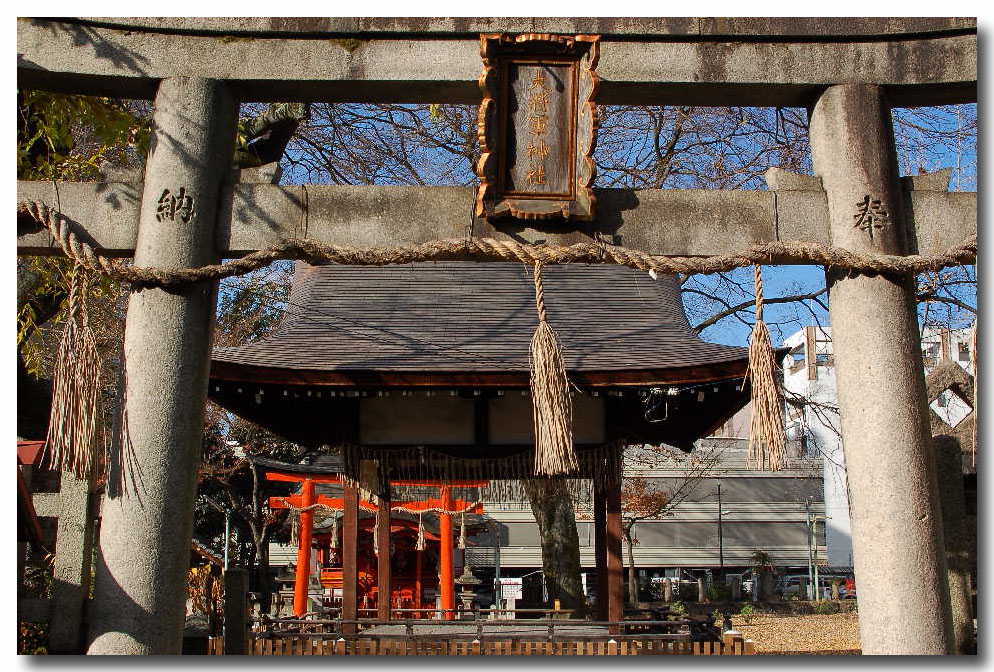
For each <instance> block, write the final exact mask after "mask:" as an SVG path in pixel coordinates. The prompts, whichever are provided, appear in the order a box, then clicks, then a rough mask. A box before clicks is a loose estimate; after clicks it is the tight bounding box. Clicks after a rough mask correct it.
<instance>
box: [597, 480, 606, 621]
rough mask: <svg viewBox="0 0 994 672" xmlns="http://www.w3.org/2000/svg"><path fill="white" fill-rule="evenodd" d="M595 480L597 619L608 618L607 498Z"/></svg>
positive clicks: (603, 619) (604, 619)
mask: <svg viewBox="0 0 994 672" xmlns="http://www.w3.org/2000/svg"><path fill="white" fill-rule="evenodd" d="M597 483H598V481H597V479H595V480H594V566H595V568H596V570H597V616H596V618H597V620H600V621H606V620H607V603H608V583H607V509H606V508H605V507H606V505H607V499H606V496H605V492H604V488H603V487H600V486H598V485H597Z"/></svg>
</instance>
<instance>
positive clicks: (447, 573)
mask: <svg viewBox="0 0 994 672" xmlns="http://www.w3.org/2000/svg"><path fill="white" fill-rule="evenodd" d="M442 508H443V509H445V510H446V511H451V510H452V490H451V489H450V488H449V487H447V486H442ZM438 518H439V526H438V527H439V536H440V537H441V539H440V540H439V544H440V545H441V555H440V559H439V571H438V573H439V577H438V590H439V592H440V594H441V596H442V609H444V610H445V611H444V612H443V613H444V614H445V616H444V618H445V620H447V621H451V620H453V619H454V618H455V613H454V612H453V611H451V610H452V609H455V608H456V593H455V576H454V575H455V572H454V571H453V570H454V567H453V565H454V564H455V560H454V558H453V555H454V554H453V552H452V516H451V515H450V514H448V513H441V514H439V516H438Z"/></svg>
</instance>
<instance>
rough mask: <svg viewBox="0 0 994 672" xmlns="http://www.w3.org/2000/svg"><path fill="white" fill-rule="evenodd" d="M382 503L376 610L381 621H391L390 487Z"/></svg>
mask: <svg viewBox="0 0 994 672" xmlns="http://www.w3.org/2000/svg"><path fill="white" fill-rule="evenodd" d="M379 499H380V503H379V506H378V507H377V509H376V530H375V531H374V532H373V533H374V534H375V535H376V548H377V550H378V551H379V555H378V556H377V558H376V583H377V588H376V593H377V596H376V608H377V614H376V615H377V617H378V618H379V619H380V620H383V621H387V620H390V606H391V604H390V602H391V598H392V597H393V591H392V585H391V583H392V582H391V580H390V493H389V486H388V489H387V491H386V492H385V493H384V494H381V495H380V498H379Z"/></svg>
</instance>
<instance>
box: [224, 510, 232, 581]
mask: <svg viewBox="0 0 994 672" xmlns="http://www.w3.org/2000/svg"><path fill="white" fill-rule="evenodd" d="M230 547H231V509H225V511H224V571H228V549H229V548H230Z"/></svg>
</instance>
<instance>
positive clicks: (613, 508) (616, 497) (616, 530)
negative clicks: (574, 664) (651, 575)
mask: <svg viewBox="0 0 994 672" xmlns="http://www.w3.org/2000/svg"><path fill="white" fill-rule="evenodd" d="M619 472H620V469H619ZM618 476H619V477H617V478H614V479H612V480H611V481H610V482H609V483H608V486H607V492H606V493H605V494H606V497H605V503H604V504H605V506H604V508H605V516H604V517H605V519H606V520H605V522H606V525H605V535H604V536H605V542H606V544H605V545H606V546H607V548H606V555H607V620H609V621H620V620H622V619H623V618H624V615H625V612H624V609H625V592H624V591H625V589H624V581H623V578H622V574H623V570H622V563H621V478H620V473H619V475H618ZM616 630H617V628H612V629H611V634H618V632H616Z"/></svg>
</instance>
